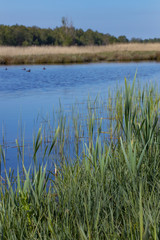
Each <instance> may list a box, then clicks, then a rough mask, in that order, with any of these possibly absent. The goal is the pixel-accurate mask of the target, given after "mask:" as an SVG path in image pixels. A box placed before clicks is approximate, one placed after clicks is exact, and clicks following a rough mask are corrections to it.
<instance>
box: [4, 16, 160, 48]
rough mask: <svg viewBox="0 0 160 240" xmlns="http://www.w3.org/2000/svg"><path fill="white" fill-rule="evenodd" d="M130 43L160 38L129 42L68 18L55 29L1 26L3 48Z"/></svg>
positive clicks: (137, 39)
mask: <svg viewBox="0 0 160 240" xmlns="http://www.w3.org/2000/svg"><path fill="white" fill-rule="evenodd" d="M128 42H160V38H154V39H145V40H142V39H140V38H132V39H131V40H128V39H127V37H126V36H124V35H122V36H119V37H115V36H113V35H110V34H108V33H107V34H104V33H99V32H98V31H93V30H91V29H88V30H87V31H84V30H83V29H76V28H75V27H74V26H73V25H72V24H68V22H67V19H66V18H62V26H60V27H56V28H55V29H51V28H47V29H46V28H39V27H36V26H33V27H26V26H23V25H17V24H16V25H13V26H7V25H0V45H2V46H32V45H36V46H41V45H54V46H87V45H107V44H113V43H128Z"/></svg>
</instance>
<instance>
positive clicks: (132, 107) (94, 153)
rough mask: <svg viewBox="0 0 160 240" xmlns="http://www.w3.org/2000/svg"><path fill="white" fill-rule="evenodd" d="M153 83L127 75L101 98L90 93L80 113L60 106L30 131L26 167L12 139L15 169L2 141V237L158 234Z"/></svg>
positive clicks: (159, 160) (159, 133)
mask: <svg viewBox="0 0 160 240" xmlns="http://www.w3.org/2000/svg"><path fill="white" fill-rule="evenodd" d="M156 89H157V88H156V87H155V86H151V85H150V86H148V87H147V86H146V87H145V88H144V89H143V90H141V89H140V88H139V87H138V85H135V79H134V81H133V83H132V85H129V84H128V83H127V81H126V80H125V89H118V90H116V91H115V92H114V93H109V94H108V98H107V101H105V102H102V101H98V100H97V99H96V100H95V101H91V100H90V99H88V102H87V111H86V112H85V113H84V115H81V111H79V110H78V109H77V107H73V108H72V114H71V118H70V119H69V118H68V116H67V114H64V113H63V108H62V107H61V108H60V110H59V112H57V113H56V115H54V123H53V124H52V122H50V121H48V120H46V121H45V124H44V126H43V127H41V128H40V129H39V131H38V133H37V136H36V137H35V138H34V141H33V165H32V166H31V167H30V168H29V169H26V167H25V161H26V160H25V159H24V152H25V149H24V143H22V146H20V144H19V141H18V140H17V142H16V144H17V151H18V156H19V161H20V160H21V165H22V170H20V168H19V167H17V174H13V171H12V170H11V169H10V170H9V171H7V170H6V169H5V164H6V160H5V150H4V148H3V146H1V147H0V153H1V165H0V166H1V168H2V165H3V167H4V169H5V170H4V171H5V174H4V175H3V178H2V179H1V181H0V208H1V211H0V234H1V239H116V240H117V239H133V240H135V239H140V240H142V239H159V238H160V228H159V227H160V220H159V213H160V202H159V198H160V184H159V179H160V147H159V146H160V128H159V100H160V97H159V93H158V91H157V90H156ZM71 144H72V145H71ZM71 147H72V150H70V148H71ZM42 150H43V151H42ZM39 153H40V155H39ZM42 153H43V154H42ZM56 157H57V161H56ZM39 158H41V160H42V161H41V163H40V162H39V161H38V159H39ZM50 161H52V162H53V167H52V168H50V169H48V164H49V163H50ZM1 175H2V174H1Z"/></svg>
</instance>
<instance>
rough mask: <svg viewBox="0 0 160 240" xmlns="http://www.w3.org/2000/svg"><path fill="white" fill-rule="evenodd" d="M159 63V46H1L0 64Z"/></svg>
mask: <svg viewBox="0 0 160 240" xmlns="http://www.w3.org/2000/svg"><path fill="white" fill-rule="evenodd" d="M138 61H157V62H159V61H160V43H159V44H158V43H155V44H153V43H146V44H143V43H139V44H136V43H135V44H133V43H128V44H112V45H106V46H85V47H77V46H71V47H60V46H41V47H39V46H30V47H11V46H0V65H26V64H30V65H32V64H33V65H36V64H76V63H98V62H138Z"/></svg>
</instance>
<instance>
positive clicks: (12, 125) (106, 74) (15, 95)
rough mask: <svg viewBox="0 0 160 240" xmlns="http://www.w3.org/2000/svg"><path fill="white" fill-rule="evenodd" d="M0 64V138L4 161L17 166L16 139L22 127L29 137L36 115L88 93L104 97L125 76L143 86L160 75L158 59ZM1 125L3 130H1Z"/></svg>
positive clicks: (48, 111)
mask: <svg viewBox="0 0 160 240" xmlns="http://www.w3.org/2000/svg"><path fill="white" fill-rule="evenodd" d="M23 67H24V66H8V67H7V69H8V70H5V67H4V66H0V142H1V143H2V141H3V138H2V136H4V137H5V141H6V142H7V145H8V150H7V155H6V156H7V164H8V166H9V167H12V168H13V167H16V163H15V159H16V151H17V150H16V148H15V139H16V138H17V136H18V135H19V134H20V132H21V130H22V132H23V133H24V132H25V140H26V142H27V141H28V142H30V141H32V138H33V130H34V129H36V128H37V127H39V126H40V120H39V119H42V118H38V121H37V116H46V115H47V114H49V115H52V111H53V107H54V109H55V111H56V110H57V109H58V108H59V101H61V104H62V106H64V110H65V109H68V106H71V105H72V104H74V103H75V101H76V102H79V103H84V102H86V101H87V98H88V95H90V97H91V98H92V99H95V98H96V96H97V94H99V96H100V97H101V98H102V99H103V98H105V96H106V95H107V93H108V89H109V88H111V90H113V91H114V89H115V88H116V87H118V86H121V85H122V86H123V84H124V78H125V77H126V78H127V79H128V81H132V80H133V78H134V75H135V72H136V70H137V80H139V82H140V84H141V85H142V86H143V85H144V84H146V83H147V82H149V81H152V82H158V81H159V79H160V64H159V63H153V62H152V63H100V64H82V65H59V66H50V65H49V66H45V67H46V70H43V66H41V65H39V66H37V65H36V66H27V69H31V72H26V71H24V70H22V68H23ZM2 129H3V132H2Z"/></svg>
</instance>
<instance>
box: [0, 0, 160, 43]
mask: <svg viewBox="0 0 160 240" xmlns="http://www.w3.org/2000/svg"><path fill="white" fill-rule="evenodd" d="M63 16H65V17H67V18H68V19H69V20H70V21H71V20H72V22H73V25H74V26H75V27H76V28H82V29H84V30H87V29H88V28H91V29H93V30H97V31H99V32H103V33H110V34H113V35H115V36H119V35H126V36H127V37H128V38H131V37H140V38H149V37H151V38H154V37H159V38H160V25H159V24H160V0H96V1H95V0H80V1H79V0H78V1H77V0H43V1H42V0H39V1H38V0H27V1H25V0H0V24H7V25H13V24H16V23H17V24H23V25H26V26H33V25H36V26H39V27H47V28H48V27H50V28H55V27H56V26H60V25H61V18H62V17H63Z"/></svg>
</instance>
